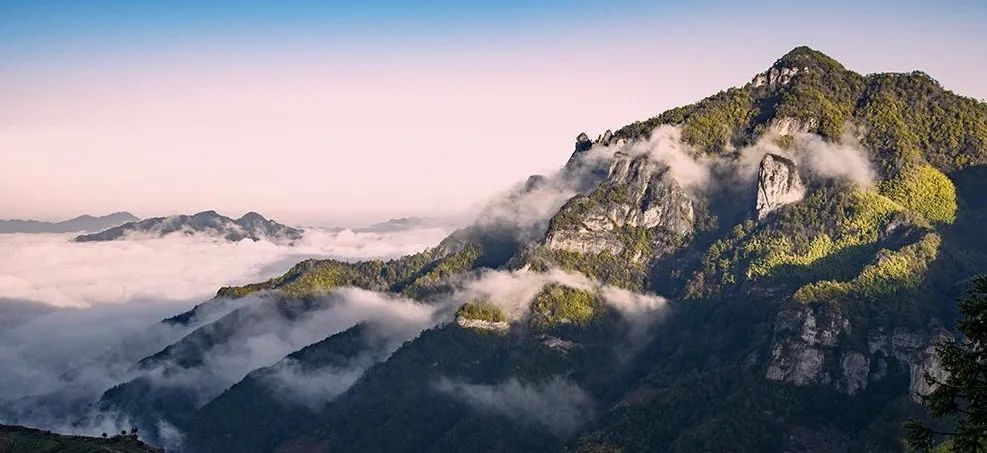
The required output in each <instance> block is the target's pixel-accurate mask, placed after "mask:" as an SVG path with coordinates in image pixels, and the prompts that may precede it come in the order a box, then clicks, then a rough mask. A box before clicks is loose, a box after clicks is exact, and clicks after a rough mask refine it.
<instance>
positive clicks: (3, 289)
mask: <svg viewBox="0 0 987 453" xmlns="http://www.w3.org/2000/svg"><path fill="white" fill-rule="evenodd" d="M448 232H449V231H448V229H446V228H441V227H435V228H423V229H413V230H407V231H399V232H392V233H371V232H360V233H355V232H353V231H350V230H343V231H339V232H335V231H326V230H314V229H313V230H307V231H306V234H305V236H304V238H303V239H302V240H301V241H300V243H299V244H297V245H296V246H294V247H288V246H282V245H276V244H273V243H271V242H266V241H260V242H252V241H249V240H246V241H241V242H236V243H230V242H226V241H219V240H215V239H212V238H208V237H202V236H181V235H169V236H165V237H163V238H158V239H142V240H124V241H109V242H88V243H74V242H71V241H70V240H69V239H70V238H71V237H72V235H53V234H10V235H0V256H2V257H3V259H0V298H7V299H19V300H29V301H34V302H42V303H45V304H50V305H55V306H59V307H89V306H94V305H99V304H106V303H125V302H128V301H134V300H142V299H154V300H178V301H188V300H201V299H205V298H208V297H211V296H212V295H213V294H215V292H216V290H217V289H219V288H220V287H222V286H227V285H236V284H243V283H249V282H256V281H263V280H266V279H268V278H270V277H273V276H275V275H278V274H280V273H283V272H284V271H285V270H287V269H288V268H289V267H291V266H292V265H294V264H295V263H297V262H299V261H302V260H304V259H306V258H313V257H325V258H337V259H342V260H359V259H367V258H392V257H397V256H401V255H406V254H410V253H415V252H418V251H421V250H423V249H425V248H427V247H430V246H432V245H435V244H437V243H438V242H439V241H440V240H441V239H442V238H443V237H445V236H446V234H448ZM2 303H3V302H2V301H0V304H2Z"/></svg>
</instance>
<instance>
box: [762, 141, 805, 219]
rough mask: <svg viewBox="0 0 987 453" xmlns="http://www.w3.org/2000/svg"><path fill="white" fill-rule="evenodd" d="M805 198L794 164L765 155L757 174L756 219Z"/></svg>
mask: <svg viewBox="0 0 987 453" xmlns="http://www.w3.org/2000/svg"><path fill="white" fill-rule="evenodd" d="M804 196H805V185H804V184H802V178H801V177H799V172H798V168H797V167H796V166H795V162H792V161H791V160H788V159H786V158H784V157H781V156H778V155H775V154H765V155H764V158H763V159H761V166H760V169H759V170H758V174H757V200H756V206H755V207H756V209H757V219H758V220H762V219H764V218H765V217H767V216H768V214H770V213H771V212H772V211H774V210H775V209H778V208H780V207H782V206H784V205H787V204H790V203H794V202H796V201H799V200H801V199H802V197H804Z"/></svg>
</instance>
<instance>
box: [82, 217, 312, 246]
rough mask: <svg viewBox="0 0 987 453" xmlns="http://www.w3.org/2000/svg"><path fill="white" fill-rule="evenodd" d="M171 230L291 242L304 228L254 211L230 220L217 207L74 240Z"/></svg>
mask: <svg viewBox="0 0 987 453" xmlns="http://www.w3.org/2000/svg"><path fill="white" fill-rule="evenodd" d="M173 233H182V234H185V235H195V234H205V235H209V236H215V237H218V238H222V239H225V240H227V241H231V242H236V241H240V240H243V239H250V240H253V241H260V240H270V241H272V242H290V241H296V240H298V239H301V237H302V233H303V231H302V230H299V229H297V228H291V227H289V226H285V225H282V224H280V223H278V222H275V221H273V220H268V219H265V218H264V216H262V215H260V214H258V213H256V212H248V213H247V214H244V215H243V217H240V218H239V219H236V220H233V219H231V218H229V217H226V216H223V215H220V214H218V213H217V212H216V211H204V212H200V213H198V214H195V215H177V216H171V217H154V218H151V219H146V220H142V221H140V222H130V223H125V224H123V225H120V226H118V227H113V228H110V229H108V230H104V231H101V232H99V233H93V234H83V235H81V236H78V237H76V238H75V242H95V241H114V240H121V239H127V238H128V237H133V236H143V237H162V236H165V235H169V234H173Z"/></svg>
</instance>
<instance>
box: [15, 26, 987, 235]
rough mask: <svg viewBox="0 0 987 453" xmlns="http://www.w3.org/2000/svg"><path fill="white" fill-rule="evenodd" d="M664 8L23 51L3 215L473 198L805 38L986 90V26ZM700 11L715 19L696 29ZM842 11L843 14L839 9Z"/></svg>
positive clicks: (350, 209)
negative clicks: (333, 34)
mask: <svg viewBox="0 0 987 453" xmlns="http://www.w3.org/2000/svg"><path fill="white" fill-rule="evenodd" d="M760 19H763V20H764V21H765V24H772V25H770V26H767V25H765V24H757V23H751V22H749V21H747V22H744V23H736V22H733V23H731V22H727V21H724V22H719V23H716V24H706V23H704V22H702V21H700V20H694V21H693V22H691V23H690V22H688V21H687V22H685V23H682V21H681V20H679V19H673V18H666V19H662V18H653V19H648V20H640V21H637V22H635V25H634V27H637V28H633V29H632V28H613V27H612V26H611V27H610V28H607V27H598V28H594V27H593V26H586V27H585V28H583V29H582V30H580V31H579V33H578V34H570V35H564V36H557V37H547V38H546V37H542V38H539V39H538V40H534V41H532V42H530V43H527V44H525V45H522V46H517V47H510V46H503V47H497V46H492V47H490V48H483V49H475V51H469V50H468V49H463V48H460V47H452V48H441V47H440V48H437V49H435V48H433V49H410V50H408V52H406V53H403V52H396V51H394V49H385V50H380V51H373V50H367V51H361V52H349V53H346V54H341V53H333V52H312V51H305V52H297V53H296V52H277V51H272V50H265V51H259V52H239V53H238V52H224V51H223V49H222V48H221V47H220V48H206V49H198V50H197V49H192V48H182V49H173V50H172V51H168V52H161V53H157V54H154V55H137V56H135V55H132V54H123V55H116V54H112V53H107V54H97V55H96V56H92V57H90V58H86V59H81V60H80V58H72V56H71V55H65V56H64V57H65V58H64V59H37V60H31V59H27V60H25V61H21V62H20V63H19V64H18V65H14V66H12V67H8V68H6V69H0V99H3V103H2V105H0V157H2V163H0V193H3V194H4V195H3V197H2V198H0V218H13V217H17V218H38V219H56V218H64V217H70V216H74V215H78V214H82V213H93V214H99V213H107V212H111V211H117V210H129V211H131V212H133V213H135V214H137V215H139V216H142V217H144V216H154V215H167V214H173V213H187V212H194V211H198V210H206V209H216V210H218V211H220V212H222V213H226V214H228V215H235V216H238V215H240V214H242V213H243V212H245V211H248V210H256V211H259V212H261V213H263V214H265V215H267V216H269V217H274V218H277V219H279V220H285V221H287V222H292V223H301V224H347V223H354V222H364V221H369V220H377V219H382V218H387V217H392V216H401V215H416V214H424V215H441V214H448V213H454V212H457V211H461V210H464V209H467V208H469V207H471V206H473V205H475V204H476V203H479V202H482V201H483V200H484V199H485V198H486V197H488V196H489V195H491V194H492V193H494V192H496V191H499V190H504V189H506V188H507V187H509V186H510V185H511V184H512V183H514V182H516V181H519V180H521V179H523V178H524V177H526V176H527V175H530V174H533V173H539V172H548V171H552V170H553V169H555V168H557V167H558V166H560V165H561V164H562V163H564V161H565V160H566V158H567V157H568V155H569V154H570V153H571V151H572V144H573V140H574V138H575V136H576V134H578V133H579V132H581V131H586V132H587V133H589V134H590V135H593V136H595V135H596V134H599V133H601V132H603V131H604V130H605V129H608V128H611V129H616V128H618V127H620V126H623V125H625V124H627V123H630V122H632V121H635V120H640V119H645V118H648V117H650V116H653V115H655V114H658V113H660V112H661V111H663V110H665V109H667V108H670V107H674V106H676V105H681V104H685V103H690V102H694V101H696V100H698V99H700V98H702V97H704V96H706V95H709V94H712V93H715V92H717V91H719V90H721V89H725V88H728V87H730V86H736V85H742V84H744V83H746V82H747V81H748V80H749V79H750V78H751V77H752V76H753V75H754V74H755V73H757V72H759V71H761V70H763V69H764V68H766V67H767V66H769V65H770V64H771V63H772V62H773V61H774V59H776V58H778V57H780V56H781V55H783V54H784V53H785V52H787V51H788V50H790V49H791V48H792V47H795V46H797V45H802V44H807V45H810V46H812V47H815V48H817V49H819V50H822V51H824V52H826V53H828V54H829V55H831V56H833V57H834V58H836V59H838V60H840V61H841V62H843V63H844V64H845V65H847V66H848V67H850V68H851V69H855V70H857V71H859V72H863V73H867V72H875V71H910V70H913V69H922V70H925V71H927V72H929V73H930V74H931V75H932V76H933V77H936V78H937V79H938V80H939V81H940V82H942V83H943V84H944V85H945V86H946V87H947V88H950V89H953V90H954V91H957V92H958V93H960V94H965V95H969V96H973V97H977V98H984V97H987V87H985V85H984V84H983V82H982V80H983V79H982V74H983V73H984V70H985V69H987V64H985V63H984V62H983V59H982V58H979V57H974V56H975V55H980V53H982V48H981V46H982V44H983V42H984V41H983V40H982V39H981V38H982V37H983V32H982V31H976V29H975V28H971V27H966V28H964V27H952V26H949V24H945V23H939V24H923V22H922V21H921V20H920V18H917V17H911V16H909V17H904V18H901V19H900V20H898V22H896V23H892V24H887V23H885V24H881V25H872V24H869V23H868V22H867V20H866V17H863V18H860V17H858V18H857V19H856V20H855V21H851V20H850V19H847V20H845V21H843V22H827V21H826V20H825V19H822V20H821V21H822V22H820V19H817V20H816V21H814V22H812V23H811V26H810V24H807V23H800V22H798V21H797V20H795V21H788V22H783V21H779V20H777V18H774V19H772V18H771V17H763V16H762V17H761V18H760ZM694 27H705V28H703V30H705V31H706V32H707V33H694V34H690V35H686V34H685V31H684V30H688V29H690V28H694ZM840 27H842V28H840Z"/></svg>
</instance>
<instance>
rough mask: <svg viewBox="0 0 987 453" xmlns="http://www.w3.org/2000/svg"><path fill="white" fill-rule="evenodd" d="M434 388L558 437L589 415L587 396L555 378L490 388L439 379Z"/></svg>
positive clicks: (590, 401)
mask: <svg viewBox="0 0 987 453" xmlns="http://www.w3.org/2000/svg"><path fill="white" fill-rule="evenodd" d="M434 387H435V389H436V390H437V391H439V392H441V393H444V394H447V395H450V396H452V397H454V398H457V399H460V400H462V401H463V402H465V403H466V404H469V405H470V406H473V407H475V408H477V409H479V410H482V411H489V412H493V413H497V414H501V415H504V416H507V417H512V418H519V419H522V420H526V421H529V422H533V423H537V424H539V425H542V426H544V427H545V428H547V429H548V430H549V431H551V432H552V433H553V434H555V435H556V436H558V437H560V438H567V437H569V436H571V435H572V434H573V433H574V432H575V431H576V429H578V428H579V427H580V426H581V425H582V424H583V423H585V422H586V421H587V420H589V419H591V418H592V414H593V399H592V398H591V397H590V395H589V394H588V393H586V392H585V391H584V390H583V389H582V388H581V387H579V386H578V385H576V384H574V383H572V382H570V381H568V380H566V379H562V378H559V377H556V378H553V379H550V380H548V381H545V382H540V383H526V382H522V381H520V380H517V379H514V378H511V379H508V380H506V381H504V382H501V383H498V384H493V385H485V384H468V383H464V382H458V381H452V380H449V379H440V380H438V381H437V382H436V383H435V384H434Z"/></svg>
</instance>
